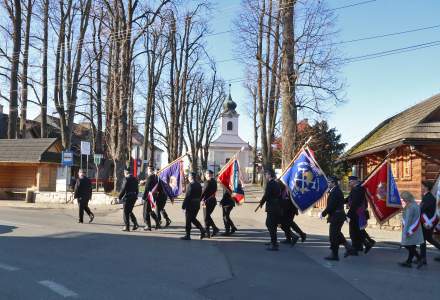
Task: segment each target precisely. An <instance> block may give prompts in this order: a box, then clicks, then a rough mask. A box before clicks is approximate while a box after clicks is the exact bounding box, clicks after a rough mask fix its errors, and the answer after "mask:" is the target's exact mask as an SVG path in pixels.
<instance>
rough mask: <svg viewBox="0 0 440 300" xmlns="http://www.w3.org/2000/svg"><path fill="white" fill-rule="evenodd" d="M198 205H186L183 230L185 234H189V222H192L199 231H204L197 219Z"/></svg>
mask: <svg viewBox="0 0 440 300" xmlns="http://www.w3.org/2000/svg"><path fill="white" fill-rule="evenodd" d="M199 210H200V207H197V206H196V207H187V208H186V209H185V231H186V235H187V236H189V235H190V234H191V224H194V226H196V227H197V228H198V229H199V230H200V232H204V231H205V230H204V229H203V226H202V224H200V222H199V220H197V214H198V213H199Z"/></svg>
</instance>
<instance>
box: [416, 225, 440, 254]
mask: <svg viewBox="0 0 440 300" xmlns="http://www.w3.org/2000/svg"><path fill="white" fill-rule="evenodd" d="M422 230H423V237H424V238H425V242H424V243H423V244H421V245H420V254H421V256H422V258H423V259H426V242H429V243H430V244H431V245H433V246H434V247H436V248H437V249H439V250H440V243H439V242H437V241H436V240H434V238H433V237H432V234H433V232H434V230H433V229H426V228H425V227H423V226H422Z"/></svg>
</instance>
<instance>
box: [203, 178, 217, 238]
mask: <svg viewBox="0 0 440 300" xmlns="http://www.w3.org/2000/svg"><path fill="white" fill-rule="evenodd" d="M205 177H206V178H207V180H206V181H205V183H204V186H203V191H202V196H201V198H202V204H203V205H204V206H205V229H206V234H207V237H208V238H210V237H211V230H210V227H212V236H215V235H217V234H218V232H219V231H220V230H219V229H218V227H217V226H216V225H215V223H214V220H213V219H212V217H211V214H212V213H213V212H214V209H215V207H216V205H217V199H216V198H215V193H216V192H217V181H215V179H214V172H212V171H211V170H207V171H206V172H205Z"/></svg>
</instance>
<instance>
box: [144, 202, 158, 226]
mask: <svg viewBox="0 0 440 300" xmlns="http://www.w3.org/2000/svg"><path fill="white" fill-rule="evenodd" d="M143 216H144V223H145V224H146V225H147V226H148V227H151V218H153V220H154V222H156V226H157V225H158V224H159V222H158V221H157V216H156V213H155V212H154V211H153V209H152V208H151V203H150V201H148V199H147V200H145V201H144V205H143Z"/></svg>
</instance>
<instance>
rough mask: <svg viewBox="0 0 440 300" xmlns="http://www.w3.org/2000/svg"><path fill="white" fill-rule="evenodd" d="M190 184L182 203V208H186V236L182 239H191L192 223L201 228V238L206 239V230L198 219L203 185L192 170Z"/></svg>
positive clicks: (189, 177) (189, 178)
mask: <svg viewBox="0 0 440 300" xmlns="http://www.w3.org/2000/svg"><path fill="white" fill-rule="evenodd" d="M188 181H189V184H188V186H187V189H186V193H185V198H184V200H183V203H182V209H184V210H185V232H186V234H185V236H183V237H181V239H182V240H191V224H194V226H196V227H197V228H198V229H199V230H200V239H201V240H202V239H204V238H205V236H206V231H205V229H204V228H203V226H202V224H200V222H199V221H198V220H197V214H198V212H199V210H200V199H201V196H202V186H201V185H200V183H199V182H197V180H196V173H194V172H191V173H190V174H189V176H188Z"/></svg>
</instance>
